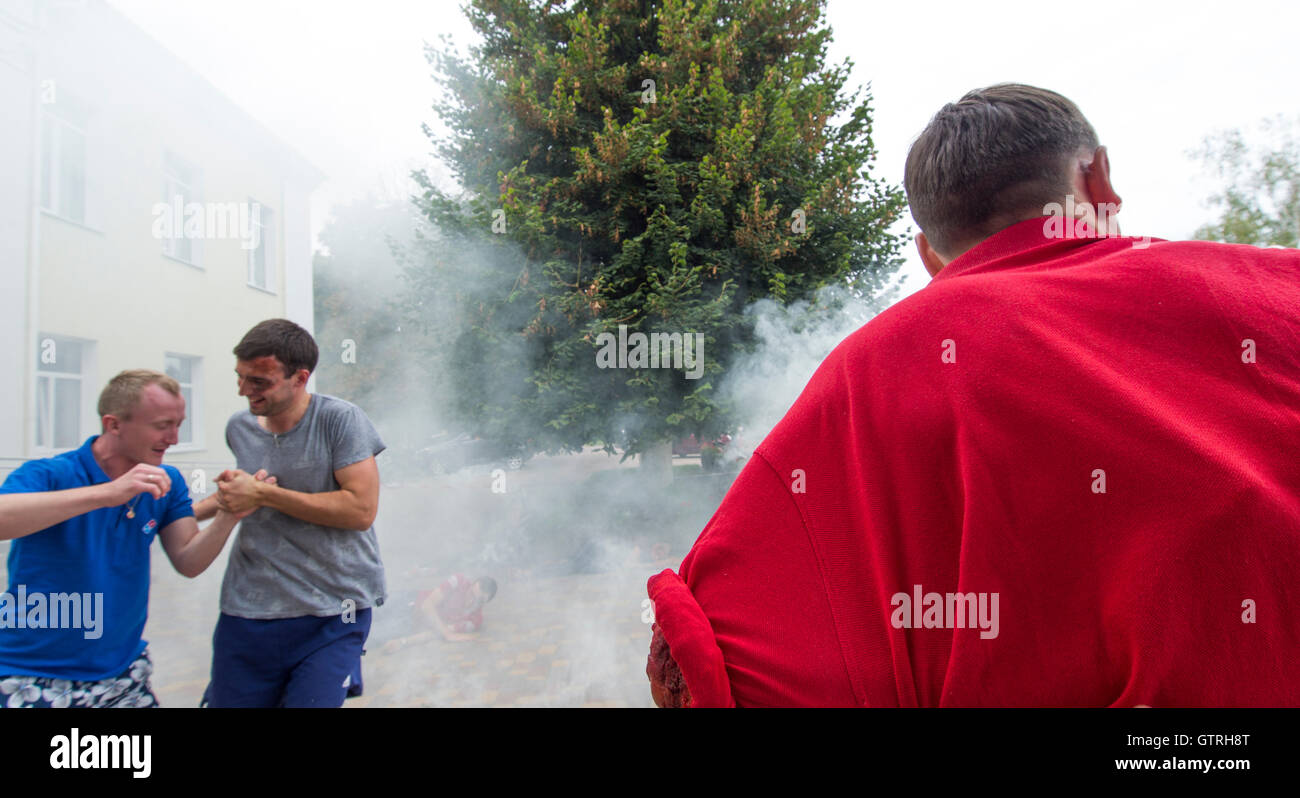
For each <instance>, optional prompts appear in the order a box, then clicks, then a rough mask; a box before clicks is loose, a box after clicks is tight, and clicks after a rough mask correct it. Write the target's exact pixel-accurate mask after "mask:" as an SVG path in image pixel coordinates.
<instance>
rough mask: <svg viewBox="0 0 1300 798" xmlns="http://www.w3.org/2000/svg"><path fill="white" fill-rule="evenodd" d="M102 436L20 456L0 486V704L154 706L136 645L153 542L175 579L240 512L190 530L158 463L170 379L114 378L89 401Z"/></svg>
mask: <svg viewBox="0 0 1300 798" xmlns="http://www.w3.org/2000/svg"><path fill="white" fill-rule="evenodd" d="M98 411H99V415H100V418H101V421H102V428H103V432H102V433H101V434H99V435H94V436H91V437H90V438H88V439H87V440H86V442H85V443H84V444H82V446H81V447H80V448H78V449H76V450H73V451H70V452H65V453H63V454H60V455H57V456H55V457H49V458H44V459H40V460H32V461H30V462H27V463H24V464H23V465H22V466H21V467H20V468H18V469H17V470H15V471H14V472H13V473H12V474H10V475H9V477H8V479H6V480H5V482H4V484H3V485H2V486H0V540H11V541H13V543H12V544H11V547H10V552H9V589H8V591H7V592H5V593H0V630H3V631H0V706H4V707H30V706H56V707H65V706H156V705H157V700H156V698H155V697H154V695H153V692H152V690H151V688H150V686H149V675H150V673H151V672H152V670H153V668H152V665H151V663H150V661H149V655H148V651H147V643H146V642H145V640H144V639H143V638H142V637H141V635H142V633H143V631H144V624H145V619H146V617H147V611H148V601H149V547H150V546H151V545H152V544H153V541H154V539H155V538H159V539H161V540H162V546H163V549H164V550H165V551H166V552H167V557H168V558H169V559H170V560H171V562H172V565H173V566H174V567H175V568H176V570H177V571H179V572H180V573H182V574H184V575H185V576H188V577H194V576H197V575H198V574H200V573H202V572H203V570H204V569H206V568H207V567H208V565H209V564H211V562H212V560H213V559H214V558H216V556H217V554H218V553H219V552H220V551H221V548H222V546H224V545H225V542H226V539H227V537H229V535H230V532H231V530H232V529H233V528H234V526H235V524H236V523H237V522H238V520H239V519H240V518H241V517H242V515H235V514H232V513H229V512H225V511H222V512H219V513H217V514H216V518H215V519H214V520H213V522H212V523H211V524H209V525H208V526H207V527H206V528H204V529H202V530H200V529H199V527H198V524H197V522H196V521H195V518H194V511H193V509H192V507H191V504H190V495H189V491H188V489H187V487H186V484H185V481H184V480H183V479H182V478H181V475H180V472H178V471H177V470H176V469H175V468H174V467H172V466H165V465H163V464H162V460H163V455H164V454H165V453H166V452H167V449H168V448H169V447H171V446H174V445H175V444H176V442H177V432H178V430H179V429H180V426H181V422H182V421H184V420H185V400H184V399H183V398H182V396H181V391H180V386H179V385H178V384H177V382H176V381H175V380H174V379H172V378H171V377H168V376H167V375H166V374H162V373H159V372H156V371H147V370H143V369H138V370H132V371H124V372H122V373H121V374H118V375H117V376H116V377H114V378H113V379H112V380H111V381H110V382H109V383H108V386H107V387H105V388H104V391H103V393H102V394H100V397H99V406H98Z"/></svg>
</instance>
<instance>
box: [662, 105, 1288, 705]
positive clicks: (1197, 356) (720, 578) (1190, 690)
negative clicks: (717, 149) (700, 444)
mask: <svg viewBox="0 0 1300 798" xmlns="http://www.w3.org/2000/svg"><path fill="white" fill-rule="evenodd" d="M904 182H905V184H906V188H907V193H908V200H909V203H910V205H911V210H912V215H913V217H914V219H915V220H916V223H917V225H918V226H919V227H920V228H921V230H922V231H923V232H922V233H921V234H920V235H918V236H917V246H918V249H919V250H920V253H921V257H922V259H923V261H924V263H925V265H926V268H927V270H928V271H929V272H930V274H931V275H932V277H933V280H932V282H931V283H930V284H929V285H928V286H927V287H926V288H925V289H924V290H922V291H920V292H918V293H917V294H915V295H913V296H911V297H909V298H907V299H905V300H903V301H901V302H899V303H897V304H896V305H894V306H893V307H891V308H889V309H888V310H887V311H885V312H883V313H881V314H880V315H879V316H878V317H877V318H875V319H873V320H872V321H871V322H870V323H869V324H867V325H866V326H864V327H863V328H861V329H860V330H858V331H857V332H856V333H854V334H853V335H851V336H849V338H847V339H846V340H845V341H844V342H842V343H841V344H840V345H839V347H837V348H836V349H835V351H833V352H832V353H831V354H830V356H829V357H828V358H827V359H826V361H825V362H824V363H822V365H821V367H820V368H819V369H818V371H817V372H816V374H815V375H814V376H813V378H812V379H811V380H810V381H809V383H808V385H807V387H806V388H805V389H804V392H803V394H802V395H801V396H800V397H799V399H798V400H797V401H796V402H795V404H794V406H793V407H792V408H791V409H790V411H789V413H788V414H787V415H786V417H785V418H784V419H783V420H782V421H781V422H780V424H778V425H777V427H776V428H775V429H774V430H773V431H772V432H771V434H770V435H769V436H768V437H767V439H766V440H764V442H763V443H762V444H761V445H760V446H759V447H758V449H757V450H756V451H755V453H754V457H753V458H752V459H751V460H750V462H749V463H748V464H747V465H746V467H745V469H744V470H743V471H742V472H741V474H740V475H739V476H738V477H737V479H736V482H735V484H734V485H733V486H732V488H731V490H730V492H729V493H728V494H727V497H726V498H725V499H724V500H723V502H722V504H721V506H720V507H719V508H718V510H717V512H716V513H715V515H714V516H713V518H712V520H710V522H709V524H708V526H707V527H705V529H704V531H703V533H702V534H701V535H700V538H699V539H698V540H697V541H696V543H695V546H694V548H693V549H692V550H691V551H690V553H688V554H687V556H686V558H685V560H684V561H683V562H682V565H681V568H680V576H679V575H678V574H676V573H673V572H672V571H664V572H663V573H661V574H658V575H656V576H655V577H653V578H652V579H651V580H650V583H649V593H650V597H651V599H652V600H653V601H654V610H655V617H656V623H655V627H654V638H653V640H652V643H651V656H650V661H649V664H648V667H647V674H648V675H649V677H650V680H651V687H652V693H653V694H654V696H655V699H656V702H657V703H659V704H660V705H662V706H733V705H740V706H764V705H767V706H771V705H852V706H976V705H982V706H989V705H991V706H1134V705H1139V704H1144V705H1151V706H1157V707H1159V706H1256V705H1264V706H1268V705H1286V706H1296V705H1300V622H1298V621H1297V616H1296V612H1297V611H1300V587H1297V582H1296V574H1297V573H1300V456H1297V452H1300V252H1297V251H1295V250H1283V249H1258V248H1254V247H1249V246H1238V245H1225V244H1215V243H1206V242H1167V241H1159V240H1151V239H1135V238H1125V237H1120V235H1119V230H1118V227H1117V225H1116V223H1115V220H1114V213H1115V212H1116V211H1117V210H1118V208H1119V204H1120V198H1119V196H1118V194H1117V193H1116V192H1115V190H1114V188H1113V187H1112V185H1111V180H1110V164H1109V161H1108V158H1107V153H1106V150H1105V148H1104V147H1100V146H1098V141H1097V137H1096V134H1095V133H1094V132H1093V129H1092V127H1091V126H1090V125H1089V124H1088V122H1087V121H1086V120H1085V119H1084V118H1083V116H1082V115H1081V114H1080V113H1079V111H1078V109H1077V108H1076V107H1075V106H1074V104H1073V103H1071V102H1070V101H1069V100H1067V99H1066V98H1064V97H1062V96H1060V95H1059V94H1056V93H1054V92H1049V91H1045V90H1042V89H1036V88H1033V87H1029V86H1020V85H1002V86H994V87H990V88H988V89H983V90H977V91H973V92H970V93H969V94H967V95H966V96H965V97H963V98H962V99H961V100H960V101H959V102H957V103H955V104H949V105H946V106H944V108H943V109H941V110H940V111H939V113H938V114H937V115H936V116H935V117H934V119H933V120H932V121H931V122H930V124H929V126H928V127H927V128H926V129H925V131H924V132H923V133H922V134H921V135H920V137H919V138H918V139H917V140H916V142H915V143H914V144H913V146H912V149H911V152H910V153H909V155H908V161H907V170H906V176H905V181H904Z"/></svg>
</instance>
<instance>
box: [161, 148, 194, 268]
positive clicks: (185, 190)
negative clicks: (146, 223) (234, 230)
mask: <svg viewBox="0 0 1300 798" xmlns="http://www.w3.org/2000/svg"><path fill="white" fill-rule="evenodd" d="M198 201H199V187H198V171H197V170H196V169H195V168H194V167H192V166H191V165H190V164H188V163H187V162H185V161H184V160H183V159H181V158H179V157H177V156H176V154H175V153H172V152H170V151H168V152H166V153H164V154H163V203H164V204H165V205H166V208H165V209H164V210H163V212H164V213H166V214H168V216H170V218H171V225H170V227H171V230H170V235H164V236H163V237H162V242H163V254H165V255H169V256H171V257H173V258H176V259H177V260H182V261H185V262H186V263H189V264H192V265H194V266H197V265H198V264H199V247H198V241H197V240H196V239H193V238H189V237H187V236H186V235H185V206H186V205H188V204H189V203H191V202H198ZM164 229H166V228H164Z"/></svg>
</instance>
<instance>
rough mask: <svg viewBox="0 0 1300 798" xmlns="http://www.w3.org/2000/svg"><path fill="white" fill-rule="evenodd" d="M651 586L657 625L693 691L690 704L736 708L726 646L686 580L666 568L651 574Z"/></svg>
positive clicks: (690, 689)
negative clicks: (724, 656) (725, 658)
mask: <svg viewBox="0 0 1300 798" xmlns="http://www.w3.org/2000/svg"><path fill="white" fill-rule="evenodd" d="M647 588H648V590H649V593H650V600H651V601H652V602H654V615H655V626H656V627H657V628H658V630H659V631H660V632H661V633H662V634H663V637H664V640H665V641H667V643H668V649H669V652H670V654H671V656H672V659H673V661H674V662H676V664H677V667H678V669H680V671H681V675H682V678H683V679H684V680H685V682H686V687H687V689H688V690H689V691H690V705H691V706H692V707H734V706H735V705H736V702H735V701H734V700H733V699H732V697H731V682H730V680H729V679H728V678H727V666H726V663H725V662H724V661H723V659H722V649H720V648H718V642H717V640H716V639H714V637H713V627H712V626H710V625H709V619H708V617H707V616H705V614H704V610H702V609H700V605H699V604H698V603H697V602H696V601H695V596H693V595H691V591H690V589H689V588H687V587H686V583H685V582H683V581H682V578H681V577H680V576H678V575H677V574H676V573H674V572H673V571H672V570H665V571H663V572H662V573H659V574H656V575H655V576H652V577H650V582H649V583H648V585H647Z"/></svg>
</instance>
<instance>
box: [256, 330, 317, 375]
mask: <svg viewBox="0 0 1300 798" xmlns="http://www.w3.org/2000/svg"><path fill="white" fill-rule="evenodd" d="M267 355H274V356H275V358H276V360H279V361H280V362H281V363H282V364H284V376H286V377H292V376H293V375H294V373H295V372H296V371H298V369H307V371H308V373H311V372H313V371H315V370H316V361H317V360H318V359H319V358H320V350H319V349H317V348H316V341H315V340H314V339H313V338H312V337H311V333H309V332H307V331H306V330H304V329H303V328H301V327H299V326H298V325H297V324H294V323H293V322H291V321H289V320H288V319H267V320H266V321H263V322H259V323H258V324H257V325H256V326H255V327H253V329H251V330H249V331H248V332H247V333H245V334H244V337H243V338H242V339H241V340H240V342H239V343H238V344H237V345H236V346H235V357H237V358H239V359H240V360H256V359H257V358H259V357H266V356H267Z"/></svg>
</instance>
